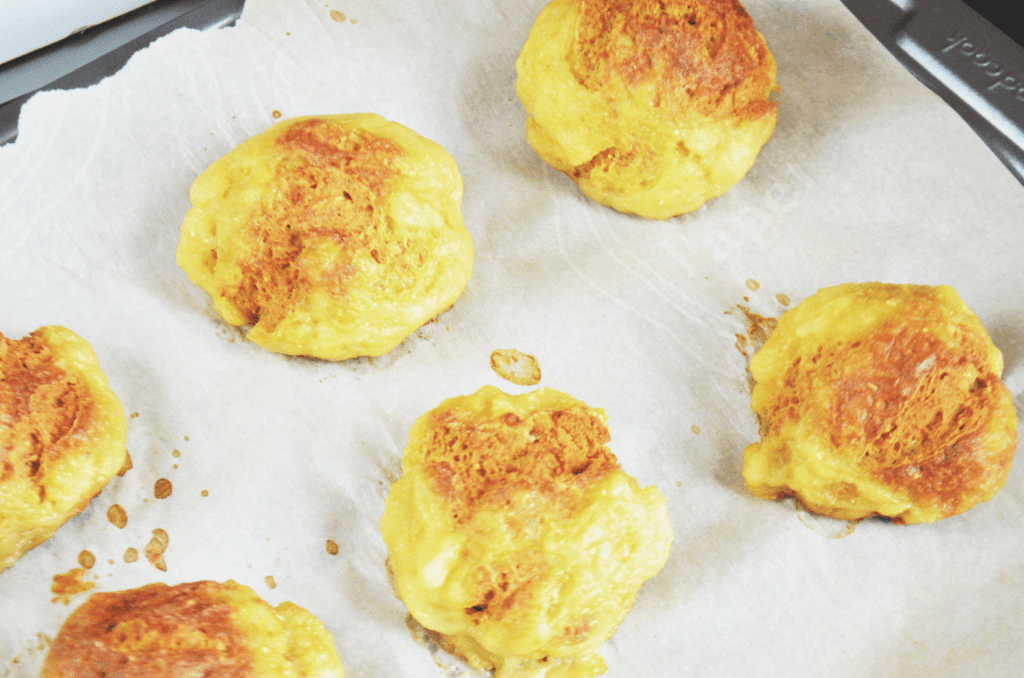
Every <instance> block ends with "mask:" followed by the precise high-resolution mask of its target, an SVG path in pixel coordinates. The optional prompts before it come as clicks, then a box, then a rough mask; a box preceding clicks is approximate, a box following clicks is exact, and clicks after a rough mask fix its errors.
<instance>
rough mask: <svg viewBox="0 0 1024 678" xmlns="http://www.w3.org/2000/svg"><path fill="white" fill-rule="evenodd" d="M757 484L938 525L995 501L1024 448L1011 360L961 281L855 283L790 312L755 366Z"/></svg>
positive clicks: (749, 459) (749, 472)
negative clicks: (954, 284) (1008, 375)
mask: <svg viewBox="0 0 1024 678" xmlns="http://www.w3.org/2000/svg"><path fill="white" fill-rule="evenodd" d="M750 369H751V372H752V373H753V376H754V379H755V380H756V385H755V386H754V391H753V396H752V400H751V407H752V408H753V410H754V412H755V413H756V414H757V416H758V419H759V420H760V422H761V429H762V440H761V442H759V443H754V444H753V445H750V446H749V447H747V449H746V450H745V451H744V454H743V478H744V481H745V482H746V485H747V488H748V489H749V490H750V491H751V492H752V493H753V494H755V495H756V496H758V497H763V498H765V499H778V498H782V497H796V498H797V499H798V500H799V501H800V502H801V503H802V504H803V505H804V506H806V507H807V508H808V509H809V510H811V511H814V512H816V513H820V514H823V515H826V516H831V517H834V518H840V519H845V520H856V519H859V518H865V517H869V516H876V515H877V516H885V517H888V518H890V519H892V520H893V521H894V522H897V523H922V522H933V521H935V520H939V519H940V518H945V517H948V516H952V515H955V514H958V513H961V512H963V511H966V510H968V509H969V508H971V507H973V506H975V505H976V504H978V503H979V502H982V501H987V500H989V499H991V498H992V496H993V495H994V494H995V493H996V491H997V490H999V488H1001V487H1002V486H1003V484H1004V483H1005V482H1006V478H1007V476H1008V474H1009V472H1010V465H1011V463H1012V462H1013V455H1014V452H1015V450H1016V447H1017V415H1016V412H1015V410H1014V405H1013V400H1012V397H1011V395H1010V392H1009V390H1008V389H1007V388H1006V386H1004V385H1003V383H1002V382H1001V381H1000V375H1001V374H1002V369H1003V357H1002V354H1001V353H1000V352H999V349H997V348H996V347H995V346H994V345H993V344H992V340H991V339H990V338H989V336H988V333H987V332H986V331H985V328H984V327H983V326H982V324H981V321H979V320H978V318H977V317H976V316H975V315H974V313H972V312H971V310H970V309H969V308H968V307H967V305H966V304H964V302H963V301H962V300H961V299H960V297H959V295H957V293H956V291H955V290H953V288H951V287H949V286H941V287H929V286H924V285H892V284H883V283H863V284H845V285H839V286H837V287H829V288H826V289H822V290H819V291H818V292H817V293H816V294H814V295H813V296H811V297H809V298H807V299H805V300H804V301H803V302H801V303H800V304H799V305H798V306H797V307H796V308H794V309H792V310H790V311H787V312H785V313H783V314H782V317H781V318H780V319H779V324H778V327H777V328H776V329H775V330H774V331H773V332H772V334H771V336H770V337H769V338H768V340H767V341H766V342H765V344H764V346H763V347H762V348H761V350H760V351H758V352H757V353H756V354H755V355H754V357H753V359H752V360H751V364H750Z"/></svg>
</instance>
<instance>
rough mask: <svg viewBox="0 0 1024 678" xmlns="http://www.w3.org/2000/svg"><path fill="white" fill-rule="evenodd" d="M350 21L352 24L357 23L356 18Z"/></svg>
mask: <svg viewBox="0 0 1024 678" xmlns="http://www.w3.org/2000/svg"><path fill="white" fill-rule="evenodd" d="M348 22H349V23H350V24H354V23H356V20H355V19H349V20H348Z"/></svg>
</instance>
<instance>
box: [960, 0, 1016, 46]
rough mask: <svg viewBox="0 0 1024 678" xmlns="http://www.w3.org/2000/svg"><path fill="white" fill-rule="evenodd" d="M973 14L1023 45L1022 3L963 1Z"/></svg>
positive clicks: (1012, 1) (988, 0)
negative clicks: (984, 19)
mask: <svg viewBox="0 0 1024 678" xmlns="http://www.w3.org/2000/svg"><path fill="white" fill-rule="evenodd" d="M964 2H965V3H966V4H967V5H969V6H970V7H971V8H972V9H973V10H974V11H975V12H977V13H978V14H980V15H982V16H983V17H985V18H986V19H988V20H989V21H990V22H992V23H993V24H995V25H996V26H997V27H998V28H999V29H1000V30H1002V31H1003V32H1004V33H1006V34H1007V35H1008V36H1010V37H1011V38H1013V40H1014V42H1016V43H1017V44H1018V45H1024V3H1022V2H1020V0H1016V1H1015V0H1000V1H998V2H997V1H996V0H964Z"/></svg>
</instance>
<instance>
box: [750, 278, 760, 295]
mask: <svg viewBox="0 0 1024 678" xmlns="http://www.w3.org/2000/svg"><path fill="white" fill-rule="evenodd" d="M747 289H748V290H750V291H751V292H756V291H758V290H759V289H761V283H759V282H757V281H756V280H754V279H753V278H748V279H747Z"/></svg>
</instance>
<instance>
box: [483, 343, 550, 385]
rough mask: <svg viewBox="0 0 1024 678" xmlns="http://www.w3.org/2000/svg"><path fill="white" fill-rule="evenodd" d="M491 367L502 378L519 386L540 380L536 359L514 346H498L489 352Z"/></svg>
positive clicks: (538, 365) (532, 383)
mask: <svg viewBox="0 0 1024 678" xmlns="http://www.w3.org/2000/svg"><path fill="white" fill-rule="evenodd" d="M491 369H492V370H494V371H495V373H497V375H498V376H499V377H501V378H502V379H505V380H506V381H511V382H512V383H513V384H518V385H520V386H533V385H534V384H536V383H538V382H539V381H540V364H539V363H538V362H537V359H536V358H534V357H533V356H532V355H527V354H526V353H523V352H521V351H518V350H516V349H514V348H510V349H503V348H499V349H497V350H496V351H494V352H493V353H491Z"/></svg>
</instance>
